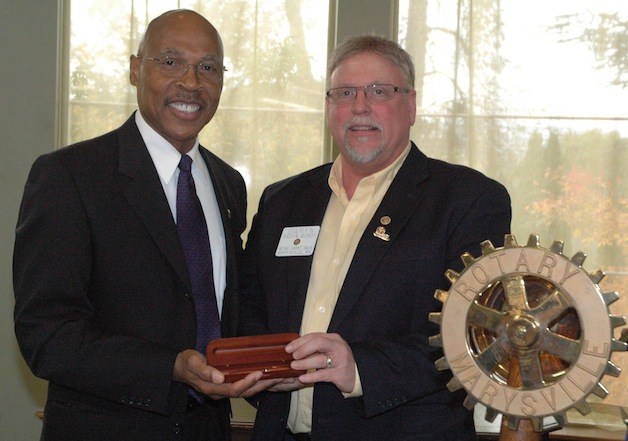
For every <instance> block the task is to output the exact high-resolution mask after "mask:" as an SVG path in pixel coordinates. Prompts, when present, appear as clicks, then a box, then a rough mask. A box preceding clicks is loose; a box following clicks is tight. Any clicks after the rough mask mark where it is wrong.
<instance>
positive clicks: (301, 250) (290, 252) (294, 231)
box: [275, 225, 321, 257]
mask: <svg viewBox="0 0 628 441" xmlns="http://www.w3.org/2000/svg"><path fill="white" fill-rule="evenodd" d="M320 230H321V227H320V225H312V226H307V227H286V228H284V229H283V231H282V232H281V237H280V238H279V244H278V245H277V251H275V256H276V257H290V256H311V255H312V253H314V247H315V246H316V240H317V239H318V233H319V231H320Z"/></svg>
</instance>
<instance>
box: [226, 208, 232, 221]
mask: <svg viewBox="0 0 628 441" xmlns="http://www.w3.org/2000/svg"><path fill="white" fill-rule="evenodd" d="M227 217H228V218H229V219H231V209H229V208H227Z"/></svg>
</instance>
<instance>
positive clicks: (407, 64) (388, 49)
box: [327, 35, 414, 88]
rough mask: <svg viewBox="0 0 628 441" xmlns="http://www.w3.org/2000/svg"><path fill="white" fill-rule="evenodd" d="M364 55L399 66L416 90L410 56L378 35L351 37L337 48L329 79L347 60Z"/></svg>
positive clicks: (329, 67)
mask: <svg viewBox="0 0 628 441" xmlns="http://www.w3.org/2000/svg"><path fill="white" fill-rule="evenodd" d="M363 53H372V54H377V55H379V56H380V57H383V58H385V59H387V60H388V61H390V62H391V63H393V64H395V65H396V66H398V67H399V68H400V69H401V71H402V72H403V75H404V76H405V78H406V81H407V82H408V85H409V86H410V87H412V88H414V64H413V63H412V58H411V57H410V54H408V52H406V51H405V50H404V49H403V48H402V47H401V46H399V44H397V43H396V42H394V41H392V40H388V39H386V38H383V37H378V36H376V35H358V36H354V37H349V38H347V39H346V40H344V41H343V42H342V43H340V44H339V45H338V46H336V49H334V52H333V53H332V55H331V58H330V60H329V65H328V68H327V78H330V77H331V74H332V73H333V72H334V70H335V69H336V68H337V67H338V65H339V64H340V63H341V62H343V61H344V60H345V59H347V58H349V57H352V56H354V55H359V54H363Z"/></svg>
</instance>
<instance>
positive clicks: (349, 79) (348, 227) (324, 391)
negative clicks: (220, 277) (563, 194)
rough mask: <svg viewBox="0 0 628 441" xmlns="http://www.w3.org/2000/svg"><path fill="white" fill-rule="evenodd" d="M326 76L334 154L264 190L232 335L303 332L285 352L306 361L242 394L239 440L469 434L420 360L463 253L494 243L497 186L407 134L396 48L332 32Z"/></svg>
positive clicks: (411, 113)
mask: <svg viewBox="0 0 628 441" xmlns="http://www.w3.org/2000/svg"><path fill="white" fill-rule="evenodd" d="M329 80H330V86H331V89H330V90H329V91H328V92H327V98H326V109H327V122H328V125H329V127H330V130H331V133H332V135H333V138H334V141H335V143H336V144H337V145H338V147H339V149H340V155H339V157H338V158H337V159H336V161H335V162H334V163H333V164H327V165H323V166H321V167H318V168H315V169H313V170H310V171H307V172H305V173H302V174H300V175H297V176H294V177H292V178H289V179H286V180H284V181H281V182H278V183H276V184H273V185H271V186H269V187H268V188H267V189H266V190H265V192H264V194H263V195H262V197H261V200H260V204H259V210H258V213H257V215H256V216H255V219H254V221H253V225H252V228H251V231H250V233H249V236H248V241H247V245H246V249H245V260H244V262H245V264H244V266H243V268H244V272H245V276H244V286H243V292H242V303H241V310H240V322H239V333H240V334H266V333H280V332H299V333H301V337H300V338H298V339H296V340H294V341H292V342H291V343H290V344H288V346H287V351H288V352H290V353H292V355H293V356H294V358H295V361H293V362H292V367H293V368H294V369H306V370H307V373H305V374H303V375H300V376H299V377H298V378H292V379H284V380H263V381H261V382H259V383H258V385H257V386H256V387H255V388H253V389H251V390H249V391H247V392H245V395H247V396H250V395H251V394H252V393H253V392H258V393H256V394H254V395H253V396H250V400H251V402H252V403H253V404H254V405H255V406H257V416H256V420H255V426H254V431H253V437H252V439H253V440H260V441H261V440H263V441H302V440H313V441H350V440H356V441H370V440H372V441H381V440H385V439H391V440H395V441H404V440H423V441H425V440H433V441H443V440H456V441H460V440H472V439H475V437H476V436H475V431H474V426H473V419H472V414H471V412H469V411H468V410H467V409H465V408H464V407H463V406H462V399H463V398H464V397H463V396H461V395H460V393H456V394H453V393H451V392H449V391H448V390H447V389H446V387H445V384H446V382H447V380H448V378H447V377H448V373H442V372H439V371H437V369H436V367H435V366H434V361H435V360H436V359H437V358H439V357H440V355H439V354H438V352H437V351H436V350H434V349H433V348H431V347H430V346H429V344H428V338H429V336H431V335H434V334H437V333H438V327H436V326H435V325H433V324H431V323H429V322H428V315H429V313H430V312H434V311H440V308H441V307H442V304H440V303H439V302H438V301H437V300H435V299H434V293H435V291H436V289H437V288H438V289H448V287H449V284H448V282H447V280H446V278H445V272H446V270H447V269H449V268H452V269H455V270H458V271H460V270H461V269H462V267H463V264H462V261H461V259H460V256H461V255H462V254H463V253H464V252H467V251H469V252H471V253H472V254H474V255H476V256H478V255H479V254H480V243H481V242H482V241H484V240H487V239H488V240H491V241H492V242H493V244H495V245H496V246H499V245H500V244H502V243H503V239H504V234H506V233H508V232H509V229H510V218H511V209H510V198H509V196H508V193H507V191H506V189H505V188H504V187H503V186H502V185H501V184H499V183H497V182H496V181H493V180H491V179H489V178H487V177H486V176H484V175H482V174H481V173H479V172H477V171H474V170H472V169H470V168H467V167H463V166H457V165H452V164H448V163H445V162H442V161H438V160H435V159H430V158H428V157H426V156H425V155H424V154H423V153H421V151H420V150H419V149H418V148H417V146H416V145H414V143H412V142H411V141H410V139H409V136H410V135H409V134H410V127H411V126H412V125H413V124H414V121H415V114H416V103H415V97H416V91H415V90H414V88H413V85H414V68H413V65H412V61H411V59H410V57H409V55H408V54H407V53H406V52H405V51H404V50H403V49H402V48H401V47H399V46H398V45H397V44H396V43H394V42H391V41H389V40H385V39H382V38H379V37H372V36H360V37H353V38H350V39H348V40H346V41H345V42H344V43H342V44H341V45H340V46H339V47H338V48H336V50H335V52H334V55H333V56H332V59H331V62H330V66H329ZM461 320H464V317H461ZM260 390H263V391H261V392H260ZM463 395H464V394H463Z"/></svg>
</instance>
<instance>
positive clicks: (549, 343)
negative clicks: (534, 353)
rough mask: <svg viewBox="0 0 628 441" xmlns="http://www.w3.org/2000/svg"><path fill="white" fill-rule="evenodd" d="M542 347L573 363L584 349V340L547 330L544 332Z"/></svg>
mask: <svg viewBox="0 0 628 441" xmlns="http://www.w3.org/2000/svg"><path fill="white" fill-rule="evenodd" d="M541 347H542V350H543V351H545V352H549V353H550V354H553V355H555V356H557V357H558V358H560V359H561V360H564V361H566V362H568V363H573V362H575V361H576V360H577V359H578V356H579V355H580V352H581V351H582V342H580V341H579V340H573V339H571V338H567V337H563V336H562V335H559V334H556V333H554V332H551V331H549V330H546V331H545V332H544V333H543V339H542V340H541Z"/></svg>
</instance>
